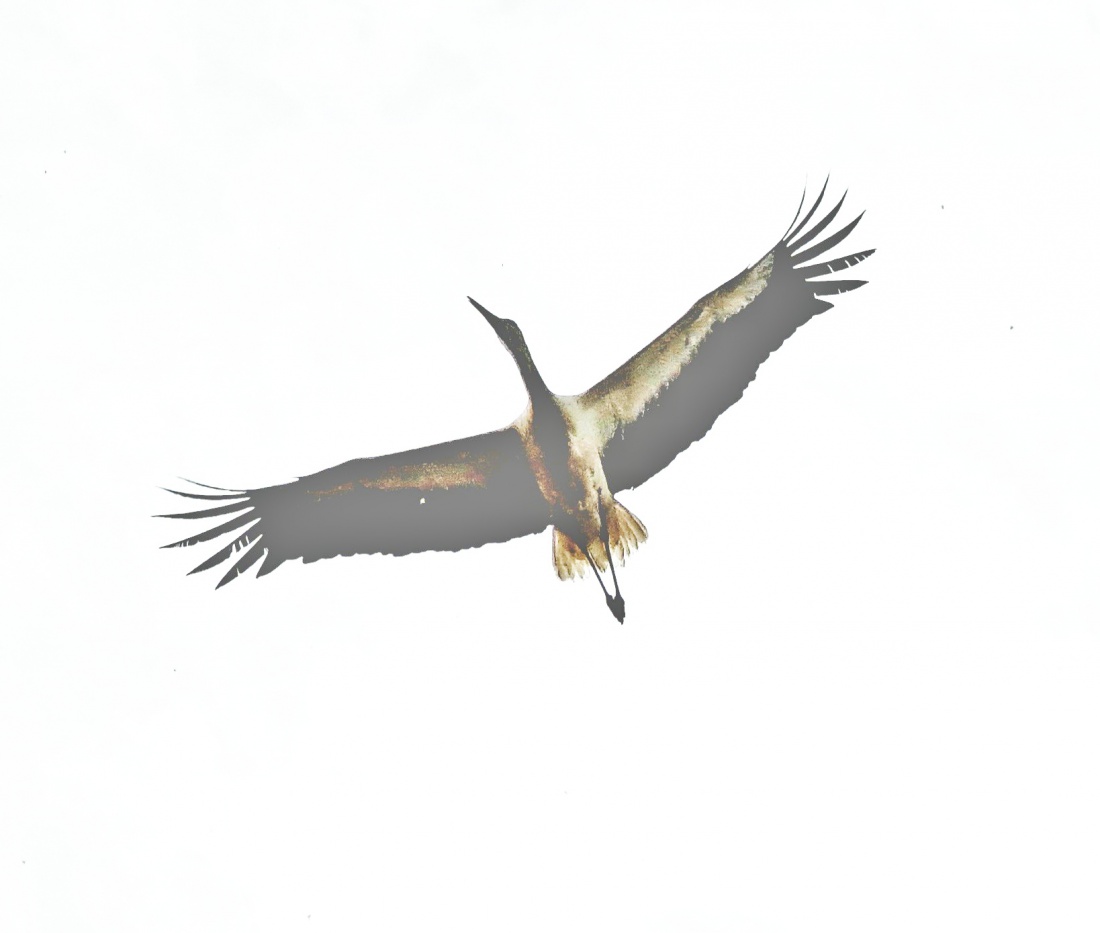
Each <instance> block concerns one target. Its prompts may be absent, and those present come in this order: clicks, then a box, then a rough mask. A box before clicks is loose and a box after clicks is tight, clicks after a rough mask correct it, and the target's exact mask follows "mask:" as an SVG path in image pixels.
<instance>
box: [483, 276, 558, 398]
mask: <svg viewBox="0 0 1100 933" xmlns="http://www.w3.org/2000/svg"><path fill="white" fill-rule="evenodd" d="M466 297H467V298H468V299H469V301H470V304H472V305H473V306H474V307H475V308H477V310H478V311H480V312H481V316H482V317H483V318H485V320H486V321H488V322H489V326H490V327H492V328H493V330H494V331H496V335H497V336H498V337H499V338H500V342H501V343H503V344H504V346H506V347H507V348H508V352H509V353H511V354H512V359H514V360H515V361H516V366H518V367H519V372H520V375H521V376H522V377H523V382H524V384H525V385H526V386H527V392H528V394H529V395H530V396H531V397H532V398H534V397H535V396H536V395H539V394H549V390H548V389H547V388H546V383H544V382H543V381H542V376H540V375H539V371H538V368H537V367H536V366H535V361H534V360H533V359H531V351H530V350H528V349H527V341H526V340H524V339H523V331H521V330H520V329H519V325H518V324H517V323H516V322H515V321H510V320H508V318H503V317H497V316H496V315H495V314H493V313H492V312H491V311H488V310H487V309H486V308H484V307H482V306H481V305H479V304H478V303H477V302H476V301H474V299H473V298H470V296H469V295H467V296H466Z"/></svg>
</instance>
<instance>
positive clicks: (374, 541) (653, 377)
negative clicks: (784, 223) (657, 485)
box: [162, 183, 874, 622]
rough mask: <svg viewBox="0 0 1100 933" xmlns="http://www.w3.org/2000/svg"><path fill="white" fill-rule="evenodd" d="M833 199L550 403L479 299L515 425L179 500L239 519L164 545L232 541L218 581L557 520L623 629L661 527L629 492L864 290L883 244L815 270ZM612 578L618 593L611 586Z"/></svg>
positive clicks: (825, 243)
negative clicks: (513, 385) (644, 556)
mask: <svg viewBox="0 0 1100 933" xmlns="http://www.w3.org/2000/svg"><path fill="white" fill-rule="evenodd" d="M826 186H827V183H826ZM824 195H825V188H824V187H823V188H822V190H821V194H819V195H818V197H817V200H816V201H815V202H814V204H813V206H812V207H811V208H810V210H809V211H807V212H806V214H805V215H804V216H803V215H802V204H800V205H799V210H798V212H797V213H796V215H795V220H794V221H793V222H792V224H791V226H790V228H789V229H788V231H787V232H786V233H785V234H784V235H783V237H782V238H781V239H780V240H779V242H778V243H776V245H775V246H774V247H772V249H770V250H769V251H768V252H767V253H766V254H765V255H764V256H763V258H761V259H760V260H759V261H758V262H757V263H755V264H754V265H752V266H750V267H749V268H747V269H745V270H744V271H743V272H742V273H741V274H740V275H738V276H736V277H735V278H733V279H731V280H730V281H728V282H726V283H725V284H724V285H722V286H720V287H718V288H716V289H715V290H714V291H712V292H710V294H708V295H705V296H704V297H702V298H700V299H699V300H698V301H697V302H695V304H694V305H692V307H691V309H690V310H689V311H688V312H687V314H685V315H684V316H683V317H681V318H680V319H679V320H678V321H676V323H674V324H673V325H672V326H671V327H669V328H668V330H666V331H665V332H664V333H663V334H661V335H660V336H659V337H657V339H656V340H654V341H653V342H652V343H650V344H649V345H648V346H646V347H644V348H643V349H642V350H640V351H639V352H638V353H636V354H635V355H634V356H632V357H631V358H630V359H629V360H627V362H625V363H624V364H623V365H622V366H620V367H619V368H618V369H616V370H615V371H614V372H613V373H611V374H610V375H609V376H607V377H606V378H605V379H602V380H600V382H598V383H596V385H594V386H593V387H592V388H591V389H589V390H588V391H587V392H585V393H584V394H582V395H578V396H562V395H555V394H554V393H552V392H551V391H550V390H549V389H548V388H547V386H546V384H545V382H543V380H542V376H541V375H540V374H539V371H538V369H537V367H536V366H535V363H534V360H533V359H532V357H531V352H530V350H529V348H528V347H527V343H526V341H525V340H524V337H523V334H522V332H521V331H520V329H519V327H518V326H517V325H516V324H515V322H513V321H510V320H506V319H503V318H498V317H496V316H495V315H493V314H491V313H490V312H489V311H488V310H486V309H485V308H483V307H482V306H481V305H479V304H478V303H477V302H476V301H473V299H470V301H471V303H472V304H473V305H474V306H475V307H476V308H477V309H478V311H479V312H480V313H481V314H482V316H483V317H484V318H485V320H486V321H487V322H488V323H489V324H490V326H492V328H493V330H494V331H496V333H497V336H498V337H499V338H500V340H501V342H502V343H503V344H504V346H505V347H506V348H507V350H508V351H509V353H511V355H512V357H513V359H514V360H515V362H516V366H517V367H518V368H519V372H520V376H521V377H522V378H523V382H524V385H525V387H526V389H527V394H528V404H527V407H526V409H525V411H524V412H523V414H521V415H520V416H519V418H517V419H516V420H515V421H514V422H513V423H512V424H510V425H508V426H507V427H504V428H502V429H500V430H498V431H491V432H489V433H487V434H480V435H477V436H475V437H468V438H463V439H461V440H455V441H449V442H447V443H443V444H436V445H433V446H431V447H423V448H420V449H419V450H409V451H403V452H402V453H397V454H390V455H388V456H384V457H371V458H366V459H359V460H349V461H348V462H347V463H344V464H341V465H340V466H336V467H332V468H331V469H328V470H324V471H322V472H320V473H315V474H313V475H312V476H304V477H302V478H301V479H299V480H297V481H295V482H292V483H286V484H283V485H280V486H269V487H267V488H264V489H247V490H221V489H219V490H217V491H216V492H213V493H196V492H180V491H177V490H169V491H170V492H174V493H175V494H176V495H180V496H185V497H187V498H191V499H202V500H208V501H210V502H219V503H225V504H219V505H212V506H211V507H209V508H204V509H200V510H198V511H192V512H180V513H174V514H171V515H167V516H162V517H166V518H189V519H196V518H198V519H203V518H206V519H214V518H221V517H225V518H226V520H225V521H223V522H221V523H219V524H217V525H215V526H214V527H212V528H208V529H207V530H205V531H201V532H199V533H198V534H194V535H190V536H188V537H185V538H182V539H181V540H179V541H175V542H173V543H172V544H168V545H165V547H190V546H192V545H195V544H201V543H203V542H206V541H212V540H214V539H215V538H218V537H220V536H222V535H225V534H230V535H232V538H231V539H230V541H229V543H228V544H226V545H225V546H223V547H222V548H221V549H220V550H218V551H217V552H216V553H214V554H213V555H211V556H210V557H209V558H207V559H206V560H204V561H203V562H202V563H201V564H199V565H198V566H197V567H196V568H195V569H194V570H193V571H192V573H197V572H198V571H201V570H206V569H208V568H210V567H214V566H216V565H218V564H221V563H224V562H225V561H227V560H230V561H231V564H230V566H229V569H228V572H227V573H226V574H225V575H224V576H223V577H222V578H221V580H220V581H219V583H218V586H219V587H220V586H222V585H224V584H225V583H228V582H229V581H230V580H232V579H234V578H235V577H237V576H239V575H240V574H241V573H243V572H244V571H245V570H247V569H249V568H250V567H252V566H253V565H254V564H256V563H257V562H259V561H261V560H262V561H263V562H262V563H261V564H260V567H259V570H258V572H257V576H263V575H264V574H267V573H270V572H271V571H272V570H274V569H275V568H276V567H278V566H279V565H280V564H281V563H283V562H284V561H287V560H294V559H296V558H299V557H300V558H302V559H303V560H304V561H306V562H307V563H308V562H310V561H315V560H320V559H321V558H325V557H335V556H336V555H338V554H370V553H383V554H410V553H413V552H416V551H429V550H432V551H457V550H461V549H463V548H468V547H478V546H480V545H482V544H486V543H488V542H491V541H507V540H509V539H511V538H517V537H521V536H523V535H529V534H535V533H536V532H539V531H542V530H543V529H545V528H546V527H547V526H548V525H549V526H553V529H554V531H553V543H552V547H553V557H554V566H555V569H556V570H557V573H558V576H559V577H561V578H562V579H566V578H568V577H573V576H575V575H577V574H583V573H584V571H585V569H586V568H587V567H591V568H592V569H593V570H594V571H595V573H596V579H597V580H598V581H599V584H600V587H601V589H602V590H603V593H604V596H605V599H606V601H607V605H608V608H609V609H610V610H611V612H612V613H613V614H614V616H615V617H616V618H617V619H618V620H619V621H620V622H621V621H623V619H624V617H625V611H626V610H625V603H624V601H623V598H622V595H621V593H620V591H619V585H618V578H617V575H616V573H615V562H614V560H613V556H618V558H619V560H620V563H621V562H622V560H623V559H624V558H625V555H626V554H627V553H628V552H629V551H631V550H633V549H634V548H636V547H637V546H638V545H640V544H641V542H642V541H644V540H645V538H646V534H647V532H646V529H645V526H644V525H643V524H642V522H641V521H640V520H639V519H638V518H637V517H636V516H634V515H633V514H632V513H631V512H630V511H629V510H628V509H627V508H626V507H625V506H623V505H622V504H621V503H620V502H619V501H618V500H617V499H616V498H615V494H616V493H618V492H620V491H621V490H623V489H628V488H631V487H634V486H638V485H640V484H642V483H644V482H645V481H646V480H647V479H649V478H650V477H651V476H653V475H654V474H656V473H658V472H659V471H661V470H662V469H664V468H665V467H666V466H668V465H669V463H671V462H672V460H673V459H674V458H675V457H676V456H677V455H678V454H679V453H681V452H682V451H683V450H685V449H686V448H687V447H688V446H689V445H690V444H692V443H693V442H694V441H697V440H699V438H701V437H702V436H703V435H704V434H706V433H707V431H709V430H710V428H711V426H712V425H713V424H714V421H715V419H716V418H717V417H718V416H719V415H720V414H721V413H722V412H723V411H725V410H726V409H727V408H729V407H730V406H731V405H732V404H733V403H734V402H736V401H737V400H738V399H739V398H740V397H741V395H742V393H743V392H744V391H745V388H746V386H747V385H748V384H749V383H750V382H751V381H752V380H753V379H754V378H755V376H756V371H757V369H758V368H759V366H760V364H761V363H762V362H764V360H765V359H767V358H768V356H769V354H771V353H772V352H773V351H774V350H776V349H778V347H779V346H780V344H782V343H783V341H784V340H786V339H787V338H788V337H789V336H790V335H791V334H793V333H794V331H795V330H796V329H797V328H798V327H800V326H801V325H802V324H804V323H805V322H806V321H808V320H809V319H810V318H811V317H813V316H814V315H815V314H819V313H821V312H822V311H825V310H826V309H828V308H830V307H832V304H831V303H830V302H829V301H827V300H826V299H827V298H828V297H830V296H833V295H838V294H841V293H843V292H846V291H851V290H852V289H855V288H858V287H859V286H861V285H863V284H865V281H864V280H861V279H846V278H844V279H835V278H829V276H831V275H832V274H834V273H838V272H841V271H842V270H844V269H847V268H850V267H851V266H854V265H856V264H857V263H860V262H862V261H863V260H864V259H866V258H867V257H868V256H870V255H871V254H872V253H873V252H874V250H864V251H861V252H856V253H850V254H848V255H845V256H841V257H839V258H836V259H832V260H827V261H825V260H822V261H819V262H816V263H815V262H813V260H815V259H818V258H819V257H821V256H822V255H823V254H824V253H826V252H827V251H828V250H830V249H832V248H833V247H834V246H836V245H837V244H839V243H840V242H841V241H842V240H844V239H845V238H846V237H847V236H848V234H849V233H851V231H852V230H853V229H854V228H855V226H856V224H857V223H858V222H859V220H860V218H861V217H862V216H863V215H862V214H860V215H859V216H858V217H856V218H855V220H853V221H851V222H850V223H848V224H847V225H845V226H844V227H841V228H840V229H838V230H836V231H835V232H833V233H830V234H829V235H827V236H825V237H824V238H821V239H819V237H820V236H821V235H822V234H823V233H825V232H826V230H827V228H828V227H829V225H830V224H831V223H832V221H833V220H834V218H835V217H836V215H837V214H838V213H839V211H840V209H841V206H842V205H843V203H844V197H841V198H840V200H839V201H838V203H837V204H836V206H835V207H833V208H832V209H831V210H830V211H828V212H827V213H825V214H824V216H821V217H820V219H817V220H816V221H815V222H814V223H813V225H812V226H810V223H811V221H813V220H814V219H815V218H816V217H817V210H818V208H819V207H820V206H821V202H822V200H823V198H824ZM196 485H198V484H196ZM203 488H206V489H213V488H215V487H203ZM230 516H231V517H230ZM608 570H610V574H611V578H612V583H613V585H614V594H613V595H612V593H611V592H610V591H609V589H608V587H607V585H606V584H605V582H604V580H603V578H602V577H601V576H600V572H601V571H605V572H606V571H608Z"/></svg>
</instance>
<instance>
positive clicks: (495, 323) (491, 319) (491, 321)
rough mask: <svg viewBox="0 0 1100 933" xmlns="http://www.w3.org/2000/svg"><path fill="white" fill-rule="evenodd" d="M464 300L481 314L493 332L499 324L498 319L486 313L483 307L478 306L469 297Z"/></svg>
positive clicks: (490, 313) (488, 312)
mask: <svg viewBox="0 0 1100 933" xmlns="http://www.w3.org/2000/svg"><path fill="white" fill-rule="evenodd" d="M466 300H467V301H468V302H470V304H472V305H473V306H474V307H475V308H477V309H478V311H480V312H481V316H482V317H483V318H485V320H487V321H488V322H489V324H490V326H491V327H492V328H493V330H496V329H497V326H498V325H499V324H500V318H498V317H497V316H496V315H495V314H493V313H492V312H490V311H488V310H487V309H485V308H484V307H482V306H481V305H479V304H478V303H477V302H476V301H474V299H473V298H471V297H470V296H469V295H467V296H466Z"/></svg>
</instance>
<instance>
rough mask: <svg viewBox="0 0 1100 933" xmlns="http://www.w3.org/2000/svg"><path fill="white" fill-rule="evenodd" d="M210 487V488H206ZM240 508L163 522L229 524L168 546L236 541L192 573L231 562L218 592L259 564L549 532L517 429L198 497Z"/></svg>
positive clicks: (475, 543) (455, 546)
mask: <svg viewBox="0 0 1100 933" xmlns="http://www.w3.org/2000/svg"><path fill="white" fill-rule="evenodd" d="M207 488H210V487H207ZM169 492H175V493H176V494H177V495H181V496H186V497H188V498H192V499H207V500H235V501H232V502H228V504H226V505H218V506H213V507H211V508H206V509H201V510H199V511H197V512H180V513H176V514H172V515H165V516H160V517H163V518H201V519H204V518H210V519H212V518H215V517H218V516H230V515H231V516H233V517H232V518H230V519H229V520H228V521H225V522H223V523H222V524H220V525H218V526H216V527H214V528H210V529H208V530H206V531H203V532H200V533H199V534H196V535H191V536H190V537H187V538H183V539H182V540H180V541H175V542H173V543H172V544H166V545H165V547H190V546H191V545H195V544H200V543H202V542H205V541H212V540H213V539H214V538H217V537H219V536H221V535H223V534H232V535H233V538H232V540H231V541H230V542H229V543H228V544H227V545H225V546H224V547H223V548H222V549H221V550H219V551H218V552H217V553H216V554H214V555H212V556H211V557H210V558H208V559H207V560H205V561H203V562H202V563H201V564H199V566H198V567H196V568H195V569H194V570H193V571H191V572H192V573H197V572H198V571H200V570H206V569H208V568H209V567H213V566H215V565H216V564H220V563H222V562H223V561H225V560H228V559H230V558H234V557H235V555H237V554H238V552H241V551H243V552H244V553H243V554H241V556H239V557H236V559H235V562H234V563H233V564H232V566H231V567H230V568H229V572H228V573H226V574H225V576H224V577H222V579H221V582H219V583H218V586H222V585H224V584H225V583H228V582H229V581H230V580H232V579H234V578H235V577H237V576H238V575H240V574H241V573H243V572H244V571H245V570H247V569H248V568H249V567H251V566H252V565H253V564H255V563H256V562H257V561H258V560H260V558H265V560H264V562H263V564H262V565H261V566H260V569H259V571H258V572H257V576H263V575H264V574H266V573H270V572H271V571H272V570H274V569H275V568H276V567H278V566H279V564H281V563H283V562H284V561H287V560H294V559H295V558H298V557H301V558H303V559H304V561H305V562H306V563H309V562H310V561H315V560H320V559H321V558H325V557H335V556H337V555H338V554H369V553H382V554H410V553H413V552H415V551H458V550H462V549H463V548H469V547H480V546H481V545H482V544H487V543H489V542H491V541H507V540H509V539H511V538H517V537H521V536H523V535H529V534H534V533H536V532H539V531H541V530H542V529H544V528H545V527H546V526H547V524H549V520H550V516H549V511H548V509H547V506H546V502H545V500H544V499H543V498H542V495H541V494H540V493H539V489H538V485H537V483H536V481H535V478H534V474H533V473H532V472H531V468H530V466H529V465H528V461H527V456H526V453H525V451H524V447H523V442H522V440H521V439H520V436H519V433H518V432H517V431H516V429H515V428H514V427H508V428H504V429H503V430H500V431H493V432H490V433H489V434H481V435H478V436H476V437H468V438H464V439H462V440H457V441H450V442H448V443H445V444H436V445H434V446H432V447H423V448H421V449H419V450H408V451H404V452H402V453H398V454H390V455H389V456H385V457H373V458H369V459H361V460H350V461H348V462H347V463H344V464H341V465H340V466H336V467H332V468H331V469H329V470H324V471H323V472H321V473H315V474H313V475H312V476H305V477H302V478H301V479H299V480H297V481H296V482H293V483H287V484H285V485H282V486H269V487H267V488H266V489H248V490H222V491H220V492H219V493H191V492H177V491H176V490H169Z"/></svg>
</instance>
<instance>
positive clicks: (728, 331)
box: [578, 181, 874, 492]
mask: <svg viewBox="0 0 1100 933" xmlns="http://www.w3.org/2000/svg"><path fill="white" fill-rule="evenodd" d="M827 183H828V182H827V181H826V184H827ZM824 195H825V188H824V187H823V188H822V189H821V194H819V195H818V197H817V200H816V201H814V204H813V206H812V207H811V208H810V210H809V212H808V213H807V214H806V215H805V217H803V218H802V219H801V221H799V222H798V223H797V224H794V223H792V227H793V229H791V230H790V231H789V232H788V233H786V234H784V237H783V239H781V240H780V241H779V242H778V243H777V244H776V245H775V247H774V248H773V249H772V250H771V251H769V252H768V253H767V254H766V255H765V256H764V257H763V259H761V260H760V261H759V262H757V263H756V264H755V265H753V266H750V267H749V268H748V269H746V270H745V271H744V272H742V273H741V274H740V275H738V276H737V277H735V278H733V279H731V280H730V281H729V282H727V283H726V284H725V285H722V286H721V287H719V288H717V289H715V290H714V291H713V292H711V293H710V294H709V295H705V296H704V297H703V298H700V299H699V301H697V302H696V303H695V304H694V305H693V306H692V308H691V310H690V311H688V313H687V314H686V315H684V317H682V318H681V319H680V320H679V321H677V322H676V323H675V324H673V325H672V327H670V328H669V329H668V330H667V331H665V332H664V333H663V334H662V335H661V336H660V337H658V338H657V339H656V340H654V341H653V342H652V343H651V344H650V345H649V346H648V347H646V348H645V349H643V350H642V351H641V352H639V353H637V354H635V355H634V356H633V357H631V359H630V360H628V361H627V362H626V363H624V364H623V365H622V366H620V367H619V368H618V369H617V370H616V371H615V372H613V373H612V374H611V375H610V376H608V377H607V378H606V379H604V380H602V381H601V382H599V383H597V384H596V385H594V386H593V387H592V388H591V389H589V390H588V391H587V392H586V393H584V395H582V396H580V397H579V399H578V402H579V403H580V405H581V407H582V409H583V410H584V411H585V412H586V413H587V414H588V416H589V417H590V418H592V419H593V420H594V423H595V425H596V426H597V431H598V435H599V438H600V441H601V445H602V446H601V455H602V458H603V466H604V473H605V474H606V476H607V479H608V484H609V485H610V487H611V491H612V492H618V491H619V490H621V489H627V488H630V487H633V486H637V485H639V484H641V483H643V482H645V481H646V480H647V479H649V478H650V477H651V476H653V475H654V474H656V473H658V472H659V471H660V470H662V469H664V468H665V467H666V466H668V464H669V463H671V462H672V460H673V459H674V458H675V457H676V456H677V455H678V454H679V453H680V452H681V451H683V450H686V449H687V447H688V446H690V445H691V444H692V443H693V442H695V441H697V440H699V438H701V437H703V435H704V434H706V433H707V431H709V430H710V428H711V426H712V425H713V424H714V422H715V420H716V419H717V417H718V416H719V415H720V414H721V413H722V412H723V411H725V410H726V409H727V408H729V407H730V406H731V405H732V404H733V403H734V402H736V401H737V400H738V399H739V398H740V397H741V395H742V393H743V392H744V391H745V388H746V387H747V386H748V384H749V383H750V382H752V380H753V379H754V378H755V377H756V371H757V369H758V368H759V367H760V364H761V363H763V362H764V360H766V359H767V358H768V356H769V355H770V354H771V353H772V352H774V351H775V350H776V349H778V348H779V346H780V345H781V344H782V343H783V341H784V340H786V339H787V338H788V337H789V336H790V335H791V334H793V333H794V332H795V330H797V329H798V327H800V326H801V325H802V324H804V323H805V322H806V321H808V320H809V319H810V318H811V317H813V316H814V315H815V314H820V313H821V312H822V311H825V310H826V309H828V308H831V307H832V305H831V304H830V303H829V302H828V301H825V300H824V299H823V298H822V297H821V296H825V295H835V294H840V293H842V292H846V291H851V290H852V289H855V288H858V287H859V286H861V285H863V284H865V281H864V280H859V279H846V280H840V281H829V280H827V279H826V280H822V279H818V280H817V281H812V282H811V281H807V280H808V279H810V278H815V279H817V277H819V276H822V275H827V274H829V273H832V272H836V271H839V270H841V269H846V268H849V267H851V266H854V265H856V264H857V263H860V262H862V261H863V260H864V259H866V258H867V257H868V256H870V255H871V254H872V253H874V250H863V251H861V252H858V253H851V254H850V255H847V256H844V257H842V258H840V259H835V260H831V261H827V262H822V263H818V264H816V265H813V266H807V267H804V268H795V267H796V265H798V264H800V263H804V262H807V261H809V260H811V259H814V258H816V257H817V256H820V255H821V254H822V253H824V252H825V251H826V250H828V249H830V248H832V247H833V246H835V245H836V244H838V243H840V242H841V241H842V240H843V239H844V238H845V237H846V236H847V235H848V234H849V233H850V232H851V231H852V230H853V229H854V228H855V226H856V224H857V223H858V222H859V219H860V217H862V216H863V215H862V214H860V217H857V218H856V219H855V220H854V221H852V222H851V223H849V224H848V225H846V226H845V227H843V228H842V229H841V230H839V231H837V232H836V233H834V234H831V235H830V236H828V237H826V238H825V239H824V240H822V241H820V242H818V243H814V242H813V240H814V239H815V238H816V237H817V236H819V235H820V234H821V233H823V232H824V231H825V229H826V227H827V226H828V224H829V223H830V222H831V221H832V220H833V219H834V218H835V217H836V215H837V213H838V211H839V208H840V204H837V205H836V207H834V208H833V209H832V210H830V211H829V212H828V213H827V214H826V215H825V216H824V217H823V218H822V220H821V221H820V222H818V223H816V224H815V225H814V226H813V227H811V228H810V230H809V232H808V233H806V234H805V235H804V236H801V237H799V234H800V232H801V231H802V230H803V228H805V227H806V226H807V224H808V223H809V222H810V220H811V218H813V216H814V214H815V212H816V211H817V209H818V207H820V205H821V202H822V199H823V198H824ZM803 198H805V195H803ZM843 200H844V199H843V197H842V198H841V203H842V202H843ZM795 220H796V221H798V217H797V215H796V217H795ZM796 237H799V238H798V239H797V240H796V239H795V238H796ZM796 245H797V246H798V247H804V249H803V251H802V253H801V254H799V255H798V256H794V255H793V252H794V249H795V248H796Z"/></svg>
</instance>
